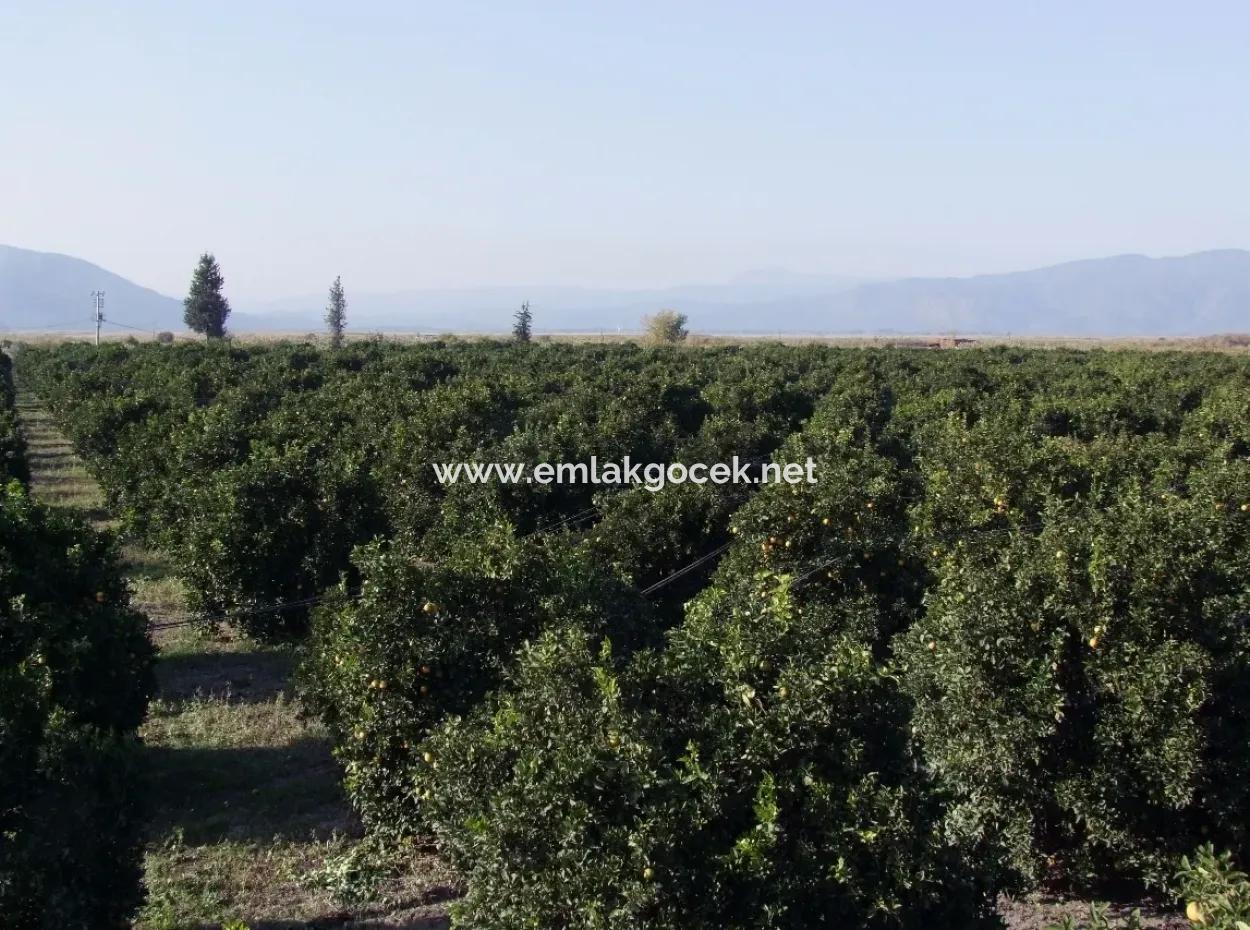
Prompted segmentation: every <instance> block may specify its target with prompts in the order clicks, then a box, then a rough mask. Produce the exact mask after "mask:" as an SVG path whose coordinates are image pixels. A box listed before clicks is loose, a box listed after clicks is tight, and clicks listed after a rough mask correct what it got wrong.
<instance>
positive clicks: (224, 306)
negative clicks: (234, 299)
mask: <svg viewBox="0 0 1250 930" xmlns="http://www.w3.org/2000/svg"><path fill="white" fill-rule="evenodd" d="M225 283H226V282H225V279H224V278H223V277H222V276H221V269H220V268H218V267H217V259H216V258H214V257H213V255H212V253H210V252H205V253H204V254H203V255H201V256H200V262H199V264H198V265H196V266H195V273H194V274H192V275H191V291H190V293H189V294H187V299H186V300H184V301H183V302H182V304H183V307H184V308H185V310H184V312H183V316H182V318H183V320H184V321H185V322H186V324H187V327H188V328H189V329H190V330H191V331H192V332H196V333H203V334H204V335H205V336H207V337H208V338H209V339H222V338H224V337H225V335H226V317H228V316H229V315H230V302H229V301H227V300H226V298H225V297H224V296H222V293H221V288H222V285H223V284H225Z"/></svg>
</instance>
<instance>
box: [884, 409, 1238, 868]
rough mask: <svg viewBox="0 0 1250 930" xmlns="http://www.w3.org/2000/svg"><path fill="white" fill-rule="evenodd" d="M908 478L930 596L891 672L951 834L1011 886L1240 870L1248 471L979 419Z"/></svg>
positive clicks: (934, 443) (1195, 453)
mask: <svg viewBox="0 0 1250 930" xmlns="http://www.w3.org/2000/svg"><path fill="white" fill-rule="evenodd" d="M921 472H922V474H924V475H925V476H926V479H927V481H926V486H927V491H928V496H927V498H926V500H925V501H924V502H923V503H922V504H921V505H920V506H919V507H918V508H917V510H916V514H915V517H914V534H913V540H912V541H913V543H914V545H915V546H916V548H917V549H919V550H920V551H921V553H924V554H926V556H927V562H928V570H929V572H930V573H931V575H932V579H933V580H932V582H931V584H930V586H929V593H928V596H927V604H926V610H925V614H924V616H923V618H922V619H920V620H919V622H917V623H916V624H915V626H913V627H912V628H911V629H910V630H909V631H908V632H907V633H906V634H905V635H904V637H903V639H902V641H901V643H900V649H899V654H900V658H901V661H902V671H903V675H904V682H905V686H906V688H907V689H908V691H909V692H910V693H911V694H912V696H913V697H914V699H915V701H916V714H915V726H916V729H917V732H918V734H919V735H920V738H921V740H922V742H923V745H924V747H925V753H926V757H927V758H928V760H929V761H930V763H931V764H932V765H933V766H934V767H935V769H936V771H937V772H938V774H939V776H940V778H941V780H942V782H943V783H944V784H945V785H946V786H947V787H949V788H950V789H951V790H953V791H954V793H955V794H956V796H957V798H958V799H959V803H958V804H957V806H956V807H955V809H954V811H953V812H952V815H951V825H952V827H953V828H954V830H955V831H956V833H959V834H964V835H966V836H969V837H973V838H976V839H978V840H988V839H991V838H993V839H994V842H995V844H996V845H998V846H999V847H1000V850H1001V857H1002V861H1003V863H1004V865H1005V866H1006V867H1008V868H1009V869H1010V870H1011V871H1013V872H1015V873H1016V874H1018V875H1021V876H1024V877H1025V878H1032V877H1033V876H1036V875H1039V874H1040V873H1041V871H1042V870H1043V868H1044V867H1045V864H1046V862H1047V860H1048V859H1049V858H1050V857H1056V856H1061V857H1062V858H1063V859H1064V862H1065V866H1066V868H1067V870H1068V872H1069V875H1070V877H1072V878H1074V879H1077V880H1080V879H1082V878H1085V877H1088V878H1089V879H1091V880H1092V879H1094V878H1096V877H1099V876H1103V875H1107V874H1112V875H1129V876H1134V877H1142V878H1145V879H1147V880H1148V881H1152V882H1155V883H1163V882H1164V881H1165V880H1166V878H1167V876H1168V874H1169V871H1170V869H1171V863H1172V862H1173V861H1174V860H1175V857H1176V856H1178V855H1179V854H1180V853H1181V852H1182V851H1183V850H1184V849H1187V848H1192V847H1193V845H1195V844H1196V843H1197V842H1198V840H1199V839H1200V838H1202V837H1207V836H1209V837H1213V838H1218V839H1219V841H1220V842H1222V843H1225V844H1228V845H1230V846H1233V847H1234V848H1237V849H1242V848H1245V845H1244V844H1245V843H1246V839H1247V837H1246V833H1245V824H1246V823H1247V816H1248V815H1250V809H1248V808H1247V798H1246V793H1245V791H1244V790H1243V788H1242V786H1241V783H1240V780H1239V779H1230V778H1229V777H1228V775H1227V773H1229V772H1230V771H1244V770H1245V767H1246V764H1247V763H1248V762H1250V759H1248V758H1247V742H1246V740H1247V734H1248V733H1250V731H1248V730H1247V721H1248V720H1250V697H1248V696H1250V631H1248V630H1247V625H1246V622H1245V618H1246V616H1247V615H1248V611H1250V589H1248V587H1247V584H1246V579H1247V577H1250V576H1248V574H1247V572H1248V571H1250V513H1247V512H1245V511H1244V510H1242V509H1241V504H1242V503H1243V502H1246V501H1250V462H1248V461H1246V460H1244V459H1242V460H1239V459H1233V460H1230V459H1229V458H1228V457H1227V456H1226V454H1225V453H1224V451H1223V450H1221V449H1218V448H1217V449H1211V448H1208V447H1204V446H1201V445H1197V446H1194V447H1191V448H1183V449H1181V450H1180V454H1179V455H1178V454H1177V450H1176V449H1175V448H1174V447H1173V446H1171V445H1170V444H1168V443H1164V442H1160V441H1159V439H1158V438H1157V437H1154V436H1144V437H1131V436H1128V437H1120V438H1110V439H1097V440H1094V441H1091V442H1088V443H1085V442H1075V443H1074V442H1072V441H1071V440H1068V439H1066V438H1059V439H1050V438H1041V439H1034V438H1030V437H1029V436H1028V434H1027V432H1024V431H1022V430H1021V429H1020V428H1019V425H1018V423H1016V422H1013V420H1012V418H1011V417H1003V418H998V417H994V418H986V419H983V420H981V421H980V422H978V423H977V424H976V425H974V426H973V427H970V428H967V427H964V426H963V425H962V424H960V423H959V422H958V421H956V420H948V421H947V422H946V423H944V424H939V425H938V426H937V427H936V428H935V430H934V431H933V435H932V438H931V440H930V442H929V445H928V447H927V449H926V450H925V452H924V454H923V458H922V461H921Z"/></svg>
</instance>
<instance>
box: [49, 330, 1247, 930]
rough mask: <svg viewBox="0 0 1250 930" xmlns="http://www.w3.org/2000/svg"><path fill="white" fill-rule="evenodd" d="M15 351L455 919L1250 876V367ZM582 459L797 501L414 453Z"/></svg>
mask: <svg viewBox="0 0 1250 930" xmlns="http://www.w3.org/2000/svg"><path fill="white" fill-rule="evenodd" d="M24 358H25V359H26V364H28V365H29V366H30V369H29V370H30V372H31V377H32V378H34V379H36V380H37V382H38V383H39V385H40V389H41V391H42V393H43V394H44V396H45V397H46V398H47V399H48V400H49V401H50V402H51V403H52V404H53V406H54V408H55V409H56V411H57V412H58V415H59V416H60V418H61V421H62V422H63V423H64V425H65V426H66V428H67V429H68V431H69V432H70V433H71V435H72V436H73V437H74V438H75V441H76V442H77V443H78V445H79V447H80V448H81V449H83V450H84V451H85V452H86V453H87V454H88V456H89V458H90V461H91V462H92V464H93V467H94V468H95V469H96V471H97V473H98V474H99V475H100V477H101V479H102V481H103V482H104V484H105V486H106V487H107V488H108V490H109V493H110V495H111V497H112V499H113V502H114V503H115V505H116V506H117V507H118V508H119V510H120V511H121V512H122V513H125V514H127V515H128V518H129V521H130V523H131V525H132V526H133V527H134V528H135V530H137V531H139V532H144V533H146V534H147V535H148V536H149V537H150V538H151V539H152V540H154V541H156V542H157V543H158V544H160V545H162V546H163V547H165V548H166V549H167V550H168V551H169V552H170V553H171V554H172V555H173V556H174V557H175V560H176V563H177V565H178V566H179V571H180V572H181V574H182V575H183V577H184V578H185V579H186V580H187V582H188V584H189V586H190V590H191V592H192V596H193V602H194V606H195V607H196V609H197V611H198V612H200V613H201V614H202V615H204V616H206V617H209V618H212V617H223V616H231V617H233V618H234V619H235V620H236V622H239V623H241V624H242V625H244V626H246V627H248V628H249V629H251V630H252V632H254V633H256V634H258V635H264V636H284V635H285V636H304V635H305V633H306V630H307V628H308V621H309V618H310V616H311V636H308V637H307V639H306V640H305V654H306V659H305V662H304V668H303V675H302V678H303V682H304V693H305V697H306V700H307V702H308V703H309V704H310V706H311V707H313V708H314V709H316V710H317V711H318V712H320V713H321V714H322V716H323V717H324V718H325V719H326V720H327V722H328V723H329V725H330V727H331V730H332V732H333V733H334V734H335V739H336V746H337V748H336V752H337V754H338V756H339V758H340V759H341V761H342V762H343V765H344V771H345V780H346V786H347V789H348V792H349V795H350V796H351V797H352V800H353V802H354V803H355V804H356V806H357V808H358V809H359V810H360V812H361V813H362V815H363V816H364V818H365V820H366V822H367V823H368V824H369V825H370V827H371V828H372V829H373V830H374V831H375V833H377V834H378V835H379V837H381V838H384V839H387V840H389V841H391V842H392V843H393V844H394V845H396V846H400V847H402V845H403V844H404V843H406V842H410V841H412V840H413V839H416V838H420V837H424V836H427V835H430V834H432V835H433V836H434V837H436V839H437V842H438V843H439V846H440V848H441V849H442V851H443V852H444V854H445V855H446V856H447V857H448V858H449V859H450V860H451V861H452V862H453V863H454V865H455V866H456V867H457V868H458V869H459V870H460V871H461V872H462V873H463V874H465V876H466V877H467V879H468V882H467V885H468V889H469V891H468V895H467V897H466V898H465V900H464V901H463V902H461V904H460V905H459V906H458V919H459V921H460V922H461V924H462V925H464V926H473V927H501V928H502V927H516V926H542V927H546V926H553V927H579V928H580V927H586V928H592V927H595V928H597V927H632V926H649V927H670V926H671V927H677V926H685V927H689V926H695V927H707V928H713V927H716V928H722V927H743V928H745V927H778V928H782V927H787V928H788V927H799V926H802V927H817V926H829V927H834V926H866V927H886V926H903V927H917V928H919V927H939V928H940V927H950V928H956V927H959V928H962V927H970V926H973V925H975V924H976V923H978V922H980V921H989V920H991V919H992V915H991V911H992V901H993V897H994V894H995V892H997V891H998V890H1001V889H1004V888H1015V889H1019V888H1024V887H1031V886H1037V885H1038V884H1039V883H1043V882H1061V883H1067V884H1069V885H1073V884H1089V883H1096V882H1098V881H1100V880H1105V879H1107V878H1119V879H1129V880H1132V881H1137V882H1141V883H1148V884H1156V885H1160V884H1165V883H1166V881H1167V878H1168V876H1169V875H1170V874H1171V871H1172V869H1173V868H1174V864H1175V862H1176V861H1177V859H1178V857H1179V856H1180V855H1181V854H1182V853H1184V852H1186V851H1189V850H1192V849H1193V848H1195V847H1197V846H1198V845H1199V844H1200V843H1201V842H1204V841H1207V842H1215V843H1216V844H1217V845H1220V846H1222V847H1224V848H1228V849H1232V850H1234V851H1235V852H1236V853H1237V854H1238V855H1243V854H1244V853H1245V852H1246V851H1247V849H1246V847H1247V836H1246V824H1247V815H1248V814H1250V808H1248V804H1250V799H1248V798H1247V795H1246V790H1245V788H1244V782H1245V779H1244V777H1243V775H1244V772H1245V771H1246V767H1247V766H1246V762H1247V760H1246V758H1245V754H1246V752H1247V746H1250V739H1247V737H1250V732H1248V731H1247V727H1248V725H1250V724H1248V720H1250V703H1248V702H1250V688H1248V687H1247V686H1248V685H1250V366H1248V365H1247V364H1246V363H1245V361H1244V360H1241V359H1238V358H1234V357H1228V356H1215V355H1179V354H1143V353H1097V352H1095V353H1069V352H1036V351H1033V352H1030V351H1023V350H1006V349H1004V350H996V351H984V352H960V353H918V352H909V351H855V350H834V349H825V348H812V347H805V348H794V347H781V346H759V347H751V348H728V349H715V350H696V351H689V350H667V349H640V348H635V347H612V348H606V347H574V346H557V345H545V346H504V345H490V344H452V345H439V344H433V345H423V346H416V347H406V348H398V347H393V346H383V345H369V346H358V347H352V348H349V349H345V350H342V351H337V352H321V351H317V350H314V349H312V348H309V347H306V346H278V347H270V348H265V349H255V350H252V349H248V350H242V349H238V348H230V347H224V346H207V347H205V346H194V347H176V348H172V347H136V348H126V347H109V348H105V349H102V350H100V351H99V352H96V351H95V350H90V349H85V348H62V349H59V350H55V351H49V352H31V353H28V354H27V355H25V356H24ZM592 455H594V456H597V457H598V458H599V459H600V460H601V461H607V460H615V461H619V460H621V459H622V458H623V457H624V456H626V455H628V456H630V457H631V458H632V459H633V460H634V461H643V462H648V461H659V462H668V461H681V462H685V463H691V462H696V461H703V462H714V461H721V460H727V459H729V458H730V457H731V456H733V455H738V456H740V457H741V458H743V459H755V460H767V459H768V458H773V459H775V460H777V461H779V462H787V461H804V460H805V459H806V458H807V457H811V458H812V459H813V460H814V461H815V462H816V474H817V477H818V479H819V480H818V482H817V483H816V484H813V485H806V484H805V485H798V486H789V485H768V486H754V485H747V486H723V487H716V486H710V485H707V486H698V485H689V484H688V485H680V486H671V487H668V488H666V489H664V490H663V491H660V492H658V493H653V492H651V491H648V490H645V489H641V488H620V489H615V488H594V487H586V486H577V485H563V486H554V485H553V486H540V485H512V486H501V485H497V484H484V485H470V484H459V485H455V486H440V485H438V484H437V482H436V481H434V477H433V473H432V469H431V468H430V464H431V463H433V462H453V461H506V462H509V461H515V462H527V463H531V464H532V463H535V462H543V461H547V462H559V461H566V462H576V461H586V460H588V459H589V458H590V456H592ZM712 553H720V554H719V555H718V556H717V557H716V558H708V559H706V560H704V559H703V557H705V556H708V555H710V554H712ZM644 592H645V593H644Z"/></svg>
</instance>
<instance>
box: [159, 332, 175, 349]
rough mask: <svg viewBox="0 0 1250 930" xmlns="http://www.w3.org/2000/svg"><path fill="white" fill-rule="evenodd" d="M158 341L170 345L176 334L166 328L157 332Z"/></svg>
mask: <svg viewBox="0 0 1250 930" xmlns="http://www.w3.org/2000/svg"><path fill="white" fill-rule="evenodd" d="M156 341H157V342H159V343H160V344H161V345H163V346H167V345H170V344H171V343H172V342H173V341H174V334H173V333H171V332H169V331H168V330H164V331H162V332H159V333H157V334H156Z"/></svg>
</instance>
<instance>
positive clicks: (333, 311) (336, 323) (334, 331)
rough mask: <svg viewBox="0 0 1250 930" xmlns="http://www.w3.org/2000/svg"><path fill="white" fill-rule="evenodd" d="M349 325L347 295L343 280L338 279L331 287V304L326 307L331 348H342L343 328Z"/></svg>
mask: <svg viewBox="0 0 1250 930" xmlns="http://www.w3.org/2000/svg"><path fill="white" fill-rule="evenodd" d="M346 325H347V295H346V294H344V293H343V279H342V277H336V278H335V279H334V283H333V284H331V285H330V302H329V303H328V304H327V305H326V329H327V330H329V333H330V347H331V348H333V349H338V348H341V347H342V345H343V328H344V327H345V326H346Z"/></svg>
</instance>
